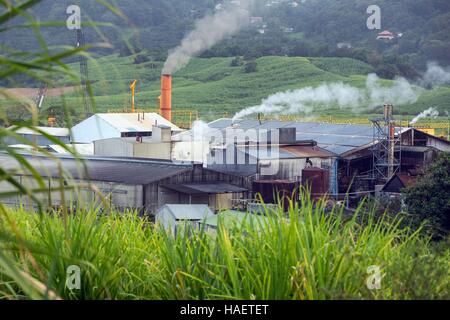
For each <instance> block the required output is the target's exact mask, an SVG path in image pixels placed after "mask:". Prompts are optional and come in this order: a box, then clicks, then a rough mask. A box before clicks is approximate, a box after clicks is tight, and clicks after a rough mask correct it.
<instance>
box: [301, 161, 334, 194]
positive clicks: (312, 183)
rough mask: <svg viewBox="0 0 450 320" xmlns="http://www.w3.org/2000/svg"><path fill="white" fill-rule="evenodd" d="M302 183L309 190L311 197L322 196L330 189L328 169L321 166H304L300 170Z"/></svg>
mask: <svg viewBox="0 0 450 320" xmlns="http://www.w3.org/2000/svg"><path fill="white" fill-rule="evenodd" d="M302 185H303V186H304V187H305V188H307V189H308V190H310V191H311V196H312V198H313V199H318V198H322V197H324V196H326V195H327V194H328V193H329V190H330V171H329V170H325V169H321V168H305V169H303V171H302Z"/></svg>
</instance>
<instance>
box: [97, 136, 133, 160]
mask: <svg viewBox="0 0 450 320" xmlns="http://www.w3.org/2000/svg"><path fill="white" fill-rule="evenodd" d="M94 154H95V155H96V156H103V157H129V158H131V157H133V154H134V150H133V144H132V143H130V142H129V141H127V140H124V139H118V138H116V139H104V140H98V141H95V142H94Z"/></svg>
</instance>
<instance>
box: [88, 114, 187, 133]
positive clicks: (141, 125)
mask: <svg viewBox="0 0 450 320" xmlns="http://www.w3.org/2000/svg"><path fill="white" fill-rule="evenodd" d="M93 117H98V118H100V119H102V120H103V121H105V122H107V123H108V124H109V125H111V126H112V127H114V128H116V129H117V130H118V131H120V132H150V131H152V127H153V125H163V126H167V127H170V128H172V130H173V131H182V130H181V129H180V128H178V127H177V126H176V125H174V124H173V123H171V122H170V121H168V120H166V119H165V118H163V117H161V116H160V115H159V114H157V113H144V114H143V113H98V114H95V115H93Z"/></svg>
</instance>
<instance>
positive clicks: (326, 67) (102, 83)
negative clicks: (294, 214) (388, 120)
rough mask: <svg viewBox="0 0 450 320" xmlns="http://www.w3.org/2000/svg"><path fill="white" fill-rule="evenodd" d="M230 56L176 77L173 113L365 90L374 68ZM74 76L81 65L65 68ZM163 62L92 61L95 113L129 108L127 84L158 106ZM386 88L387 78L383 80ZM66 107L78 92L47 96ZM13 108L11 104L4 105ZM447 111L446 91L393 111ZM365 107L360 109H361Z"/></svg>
mask: <svg viewBox="0 0 450 320" xmlns="http://www.w3.org/2000/svg"><path fill="white" fill-rule="evenodd" d="M231 61H232V58H210V59H201V58H197V59H194V60H192V62H191V63H190V64H189V65H188V66H187V67H186V68H185V69H183V70H181V71H180V72H179V73H177V74H175V76H174V83H173V86H174V91H173V104H174V107H175V108H176V109H177V110H198V111H199V112H200V114H201V115H202V116H209V117H219V116H223V115H224V113H228V114H229V115H232V114H233V113H235V112H237V111H239V110H241V109H242V108H244V107H248V106H252V105H256V104H258V103H259V102H260V101H261V100H262V99H264V98H266V97H267V96H269V95H271V94H274V93H277V92H280V91H285V90H290V89H298V88H302V87H306V86H318V85H321V84H323V83H325V82H328V83H331V82H343V83H346V84H350V85H353V86H357V87H364V86H365V81H366V75H367V74H368V73H370V72H372V71H373V70H372V67H371V66H369V65H368V64H365V63H363V62H361V61H358V60H353V59H349V58H302V57H262V58H259V59H257V60H256V62H257V71H256V72H253V73H246V72H245V70H244V66H240V67H231ZM69 66H70V68H72V69H73V72H74V73H75V74H76V73H77V72H78V70H79V69H78V68H79V65H78V64H77V63H75V64H71V65H69ZM161 68H162V65H161V63H154V62H148V63H143V64H134V59H133V57H125V58H123V57H119V56H117V55H112V56H107V57H101V58H98V59H91V60H90V62H89V77H90V79H91V81H92V82H93V92H94V95H95V103H96V106H95V108H96V111H100V112H101V111H107V110H111V109H117V110H119V109H124V108H127V107H129V106H130V90H129V88H128V85H129V84H130V83H131V82H132V81H133V80H134V79H137V80H138V86H137V95H136V103H137V107H138V108H145V109H149V108H153V109H154V108H156V107H157V98H158V96H159V88H160V82H159V77H160V72H161ZM383 81H384V82H385V83H386V84H387V85H389V83H390V81H389V80H383ZM55 85H56V86H65V85H74V83H73V82H71V81H70V80H69V79H59V80H56V81H55ZM63 104H66V105H67V106H69V107H70V108H73V109H76V110H77V113H81V111H82V101H81V99H80V98H77V93H73V94H71V95H69V96H66V97H64V99H62V98H61V97H60V98H48V99H46V101H45V104H44V109H48V108H49V107H56V108H62V105H63ZM8 105H9V106H11V104H10V102H9V103H8ZM431 106H433V107H437V108H438V109H439V110H441V111H443V110H450V87H441V88H437V89H434V90H431V91H430V90H428V91H425V92H424V94H423V95H422V97H421V98H420V99H419V101H418V102H417V103H415V104H414V105H411V106H402V107H399V108H397V109H396V110H397V112H398V113H408V114H411V115H414V114H417V113H418V112H420V111H422V110H424V109H426V108H429V107H431ZM361 107H364V106H361ZM323 113H325V114H332V115H339V114H341V115H345V116H348V111H345V110H326V111H322V114H323Z"/></svg>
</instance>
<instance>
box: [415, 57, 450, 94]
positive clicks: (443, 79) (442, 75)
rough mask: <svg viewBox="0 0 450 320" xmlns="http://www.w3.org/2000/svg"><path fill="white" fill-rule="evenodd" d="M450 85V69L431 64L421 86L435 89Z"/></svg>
mask: <svg viewBox="0 0 450 320" xmlns="http://www.w3.org/2000/svg"><path fill="white" fill-rule="evenodd" d="M446 83H450V68H443V67H441V66H440V65H439V64H437V63H436V62H429V63H428V66H427V71H426V72H425V73H424V74H423V76H422V79H421V81H420V85H421V86H423V87H428V88H429V87H435V86H441V85H443V84H446Z"/></svg>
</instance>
